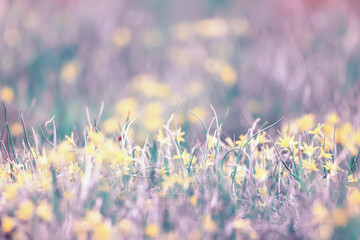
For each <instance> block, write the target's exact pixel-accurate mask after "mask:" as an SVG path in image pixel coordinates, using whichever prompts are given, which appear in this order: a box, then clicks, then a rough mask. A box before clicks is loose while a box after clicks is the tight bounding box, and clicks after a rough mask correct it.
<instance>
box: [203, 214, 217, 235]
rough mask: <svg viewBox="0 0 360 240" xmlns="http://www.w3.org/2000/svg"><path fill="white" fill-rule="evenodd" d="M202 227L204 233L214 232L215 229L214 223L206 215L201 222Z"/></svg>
mask: <svg viewBox="0 0 360 240" xmlns="http://www.w3.org/2000/svg"><path fill="white" fill-rule="evenodd" d="M203 225H204V228H205V230H206V231H208V232H215V231H216V228H217V224H216V222H214V221H213V220H212V219H211V216H210V215H207V216H206V217H205V219H204V221H203Z"/></svg>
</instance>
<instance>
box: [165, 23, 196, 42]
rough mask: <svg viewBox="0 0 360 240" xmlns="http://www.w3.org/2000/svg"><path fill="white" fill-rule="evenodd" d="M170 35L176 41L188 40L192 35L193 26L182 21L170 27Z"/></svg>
mask: <svg viewBox="0 0 360 240" xmlns="http://www.w3.org/2000/svg"><path fill="white" fill-rule="evenodd" d="M170 34H171V37H172V38H174V39H175V40H178V41H188V40H190V39H191V38H192V37H193V34H194V33H193V28H192V25H191V24H190V23H186V22H182V23H179V24H176V25H174V26H172V27H171V28H170Z"/></svg>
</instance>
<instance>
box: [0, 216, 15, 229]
mask: <svg viewBox="0 0 360 240" xmlns="http://www.w3.org/2000/svg"><path fill="white" fill-rule="evenodd" d="M14 227H15V221H14V219H12V218H11V217H9V216H7V215H5V216H3V217H2V218H1V230H2V231H3V232H4V233H11V232H12V230H13V229H14Z"/></svg>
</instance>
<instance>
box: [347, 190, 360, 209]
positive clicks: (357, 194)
mask: <svg viewBox="0 0 360 240" xmlns="http://www.w3.org/2000/svg"><path fill="white" fill-rule="evenodd" d="M348 202H349V205H350V206H353V207H355V206H356V207H360V191H359V189H357V188H354V190H353V191H352V192H351V193H350V194H349V195H348Z"/></svg>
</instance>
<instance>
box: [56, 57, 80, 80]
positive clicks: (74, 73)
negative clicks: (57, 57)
mask: <svg viewBox="0 0 360 240" xmlns="http://www.w3.org/2000/svg"><path fill="white" fill-rule="evenodd" d="M78 75H79V64H78V62H77V61H75V60H73V61H70V62H67V63H66V64H65V65H64V66H63V67H62V69H61V76H60V78H61V80H62V81H63V82H65V83H68V84H72V83H74V82H75V80H76V79H77V77H78Z"/></svg>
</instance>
